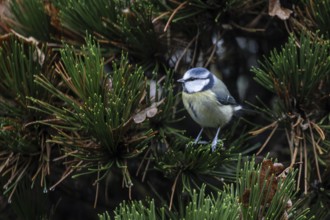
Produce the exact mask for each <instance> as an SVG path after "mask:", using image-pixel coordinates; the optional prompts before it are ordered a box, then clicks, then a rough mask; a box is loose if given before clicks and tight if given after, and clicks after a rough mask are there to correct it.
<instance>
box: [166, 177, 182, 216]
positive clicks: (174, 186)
mask: <svg viewBox="0 0 330 220" xmlns="http://www.w3.org/2000/svg"><path fill="white" fill-rule="evenodd" d="M180 175H181V171H180V172H179V173H178V174H177V175H176V177H175V180H174V183H173V185H172V189H171V198H170V205H169V207H168V209H169V210H170V211H171V209H172V206H173V198H174V192H175V189H176V185H177V183H178V179H179V176H180Z"/></svg>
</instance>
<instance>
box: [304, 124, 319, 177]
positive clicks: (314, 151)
mask: <svg viewBox="0 0 330 220" xmlns="http://www.w3.org/2000/svg"><path fill="white" fill-rule="evenodd" d="M307 121H308V124H309V126H308V128H309V133H310V135H311V139H312V146H313V153H314V160H315V166H316V172H317V177H318V179H319V182H320V183H322V178H321V173H320V167H319V163H318V161H317V152H316V146H315V139H314V134H313V131H312V126H311V122H310V120H309V118H307Z"/></svg>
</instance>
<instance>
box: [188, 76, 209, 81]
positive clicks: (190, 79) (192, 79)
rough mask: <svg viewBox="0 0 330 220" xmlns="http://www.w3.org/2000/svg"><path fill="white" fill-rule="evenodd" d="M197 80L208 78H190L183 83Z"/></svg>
mask: <svg viewBox="0 0 330 220" xmlns="http://www.w3.org/2000/svg"><path fill="white" fill-rule="evenodd" d="M198 79H208V77H205V78H195V77H191V78H189V79H186V80H185V81H186V82H189V81H194V80H198Z"/></svg>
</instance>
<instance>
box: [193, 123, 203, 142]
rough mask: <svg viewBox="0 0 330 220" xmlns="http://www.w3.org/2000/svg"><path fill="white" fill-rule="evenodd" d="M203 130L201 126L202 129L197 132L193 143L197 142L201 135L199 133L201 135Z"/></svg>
mask: <svg viewBox="0 0 330 220" xmlns="http://www.w3.org/2000/svg"><path fill="white" fill-rule="evenodd" d="M203 130H204V128H203V127H202V129H201V131H200V132H199V133H198V135H197V138H196V139H195V142H194V144H197V142H198V140H199V138H200V137H201V135H202V132H203Z"/></svg>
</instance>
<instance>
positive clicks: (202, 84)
mask: <svg viewBox="0 0 330 220" xmlns="http://www.w3.org/2000/svg"><path fill="white" fill-rule="evenodd" d="M178 82H179V83H182V86H183V91H182V101H183V105H184V107H185V108H186V110H187V111H188V113H189V115H190V116H191V118H192V119H193V120H194V121H195V122H196V123H197V124H199V125H200V126H201V130H200V132H199V133H198V135H197V137H196V139H195V142H194V143H198V141H199V139H200V137H201V135H202V132H203V130H204V128H217V131H216V134H215V137H214V138H213V140H212V145H211V149H212V152H213V151H215V149H216V146H217V143H218V136H219V133H220V129H221V128H222V127H223V126H224V125H226V124H227V123H228V122H229V121H230V120H231V119H232V117H233V116H234V114H235V113H236V112H237V111H239V110H241V109H242V106H241V105H239V104H237V102H236V100H235V99H234V97H233V96H231V94H230V93H229V91H228V89H227V87H226V85H225V84H224V83H223V82H222V81H221V80H220V79H219V78H217V77H216V76H215V75H214V74H213V73H211V72H210V71H209V70H208V69H206V68H203V67H195V68H192V69H189V70H187V71H186V72H185V74H184V75H183V77H182V78H181V79H179V80H178Z"/></svg>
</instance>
